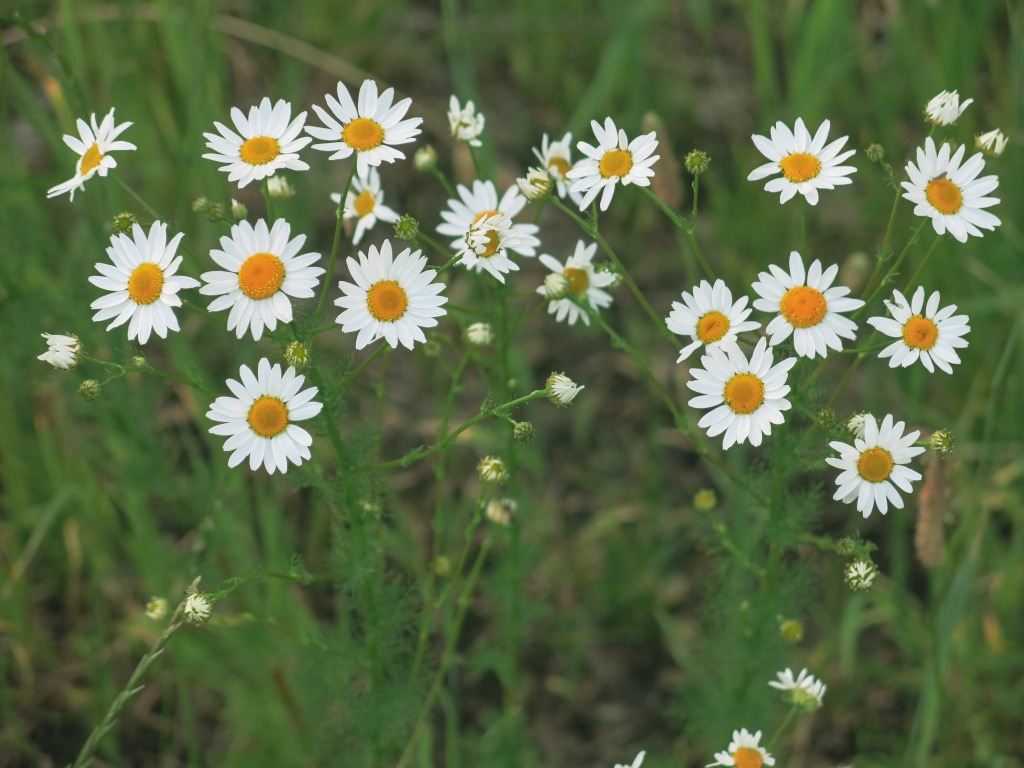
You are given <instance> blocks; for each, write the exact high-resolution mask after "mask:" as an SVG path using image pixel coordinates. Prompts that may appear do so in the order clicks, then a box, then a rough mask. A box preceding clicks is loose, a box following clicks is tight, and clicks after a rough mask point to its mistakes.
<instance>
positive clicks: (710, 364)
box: [686, 338, 796, 449]
mask: <svg viewBox="0 0 1024 768" xmlns="http://www.w3.org/2000/svg"><path fill="white" fill-rule="evenodd" d="M772 357H773V352H772V349H771V347H769V346H768V341H767V339H763V338H762V339H761V340H760V341H758V342H757V346H756V347H754V351H753V353H752V354H751V356H750V360H749V361H748V360H747V357H746V355H744V354H743V351H742V350H741V349H740V348H739V345H735V344H734V345H733V346H731V347H724V348H723V347H721V346H709V347H708V348H707V354H706V355H704V356H703V357H701V359H700V361H701V365H703V366H704V367H703V368H694V369H693V371H692V373H693V379H692V380H690V381H688V382H686V386H687V387H689V388H690V389H692V390H693V391H694V392H696V393H697V396H696V397H694V398H692V399H691V400H690V402H689V404H690V406H692V407H694V408H701V409H706V408H711V409H713V410H711V411H710V412H709V413H706V414H704V416H703V417H702V418H701V420H700V421H699V422H698V426H700V427H701V428H702V429H706V430H707V431H708V437H715V436H717V435H720V434H722V433H723V432H724V433H725V438H724V440H723V443H722V448H723V449H728V448H729V447H730V446H731V445H733V444H735V443H743V442H745V441H746V440H748V439H749V440H750V444H751V445H755V446H756V445H760V444H761V437H762V436H763V435H770V434H771V433H772V424H781V423H782V422H783V418H782V412H783V411H788V410H789V409H790V408H791V407H792V405H791V404H790V402H789V400H787V399H786V395H788V394H789V386H788V385H787V384H786V377H787V375H788V374H789V370H790V368H792V367H793V365H794V364H795V363H796V358H795V357H790V358H788V359H786V360H782V361H780V362H779V363H778V364H776V365H772V363H773V362H774V361H773V359H772Z"/></svg>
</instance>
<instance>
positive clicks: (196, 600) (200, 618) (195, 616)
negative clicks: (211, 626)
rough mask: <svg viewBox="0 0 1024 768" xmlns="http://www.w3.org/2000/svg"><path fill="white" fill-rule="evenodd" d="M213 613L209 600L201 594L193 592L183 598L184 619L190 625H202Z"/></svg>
mask: <svg viewBox="0 0 1024 768" xmlns="http://www.w3.org/2000/svg"><path fill="white" fill-rule="evenodd" d="M212 612H213V606H211V605H210V600H209V598H208V597H207V596H206V595H204V594H203V593H202V592H194V593H192V594H191V595H189V596H188V597H186V598H185V609H184V613H185V619H186V620H188V622H189V623H190V624H203V623H205V622H206V621H208V620H209V618H210V614H211V613H212Z"/></svg>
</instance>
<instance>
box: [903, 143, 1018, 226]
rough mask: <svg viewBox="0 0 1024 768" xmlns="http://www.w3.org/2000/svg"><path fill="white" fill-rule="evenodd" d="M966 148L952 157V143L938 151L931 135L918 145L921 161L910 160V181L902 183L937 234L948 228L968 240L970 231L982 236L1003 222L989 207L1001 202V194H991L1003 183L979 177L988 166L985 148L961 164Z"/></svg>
mask: <svg viewBox="0 0 1024 768" xmlns="http://www.w3.org/2000/svg"><path fill="white" fill-rule="evenodd" d="M965 150H966V146H964V145H961V147H960V148H959V149H958V150H957V151H956V152H954V153H952V157H951V156H950V148H949V144H943V145H942V147H941V148H940V149H939V150H937V151H936V149H935V142H934V141H932V138H931V136H929V137H928V138H926V139H925V140H924V149H921V148H920V147H918V150H917V165H915V164H914V163H913V161H911V162H909V163H907V167H906V172H907V177H908V178H909V179H910V181H904V182H902V183H901V186H902V187H903V189H905V190H906V192H904V193H903V197H904V198H905V199H907V200H909V201H910V202H912V203H913V204H914V205H915V208H914V215H916V216H927V217H928V218H930V219H931V220H932V228H933V229H934V230H935V232H936V233H937V234H940V235H941V234H943V233H945V232H946V231H947V230H948V231H949V233H950V234H951V235H953V237H955V238H956V239H957V240H959V241H960V242H961V243H966V242H967V236H968V235H974V236H975V237H981V236H982V232H981V230H982V229H990V230H991V229H995V228H996V227H997V226H999V224H1001V223H1002V222H1000V221H999V219H998V218H997V217H996V216H994V215H993V214H991V213H989V212H988V211H986V210H985V208H991V207H992V206H993V205H995V204H996V203H998V202H999V198H997V197H987V195H988V194H989V193H990V192H992V190H994V189H995V188H996V187H998V186H999V177H997V176H982V177H981V178H980V179H979V178H978V174H979V173H981V171H982V169H983V168H984V167H985V160H984V158H983V157H982V155H981V152H978V153H976V154H975V155H973V156H972V157H971V159H970V160H968V161H967V162H966V163H964V164H963V165H961V164H960V161H961V160H963V157H964V152H965Z"/></svg>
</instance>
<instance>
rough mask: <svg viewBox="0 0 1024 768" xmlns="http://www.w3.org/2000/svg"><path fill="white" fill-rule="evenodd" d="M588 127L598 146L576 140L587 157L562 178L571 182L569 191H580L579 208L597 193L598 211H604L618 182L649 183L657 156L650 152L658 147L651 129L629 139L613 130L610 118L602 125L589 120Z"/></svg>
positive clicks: (591, 199)
mask: <svg viewBox="0 0 1024 768" xmlns="http://www.w3.org/2000/svg"><path fill="white" fill-rule="evenodd" d="M590 126H591V127H592V128H593V129H594V136H595V137H596V138H597V146H596V147H595V146H591V145H590V144H587V142H585V141H580V142H577V144H576V148H577V149H578V150H579V151H580V152H582V153H583V154H584V155H586V158H584V159H583V160H580V161H579V162H578V163H576V165H574V166H573V167H572V168H571V169H569V170H568V171H567V172H566V174H565V178H566V179H568V180H569V181H571V182H572V187H570V190H571V191H572V192H578V193H582V194H583V197H582V199H581V200H580V202H579V206H580V210H581V211H582V210H585V209H586V207H587V206H588V205H590V203H591V201H593V200H594V199H595V198H596V197H597V196H598V195H599V194H600V195H601V210H602V211H607V210H608V205H609V204H610V203H611V201H612V195H614V194H615V187H616V185H617V184H619V183H620V182H621V183H622V185H623V186H626V185H627V184H636V185H637V186H638V187H647V186H650V184H651V177H652V176H654V169H653V168H651V166H652V165H654V163H655V162H657V160H658V157H659V155H652V154H651V153H652V152H654V150H656V149H657V148H658V140H657V138H655V135H654V131H651V132H650V133H648V134H644V135H643V136H638V137H637V138H635V139H633V141H630V140H629V139H628V138H626V132H625V131H623V130H622V129H618V130H616V128H615V122H614V121H613V120H612V119H611V118H610V117H606V118H605V120H604V127H603V128H602V127H601V124H600V123H598V122H597V121H596V120H591V121H590Z"/></svg>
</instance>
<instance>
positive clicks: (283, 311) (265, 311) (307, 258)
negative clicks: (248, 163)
mask: <svg viewBox="0 0 1024 768" xmlns="http://www.w3.org/2000/svg"><path fill="white" fill-rule="evenodd" d="M290 235H291V226H290V225H289V224H288V222H286V221H285V220H284V219H278V220H277V221H275V222H274V226H273V227H272V228H270V229H268V228H267V222H266V221H264V220H263V219H259V220H258V221H257V222H256V226H253V225H252V224H250V223H249V222H248V221H240V222H238V223H237V224H235V225H234V226H233V227H231V237H221V239H220V247H221V248H222V249H223V250H217V249H213V250H211V251H210V258H212V259H213V260H214V261H215V262H217V266H219V267H222V268H223V269H225V270H227V271H226V272H204V273H203V275H202V278H203V282H205V283H206V285H204V286H203V287H202V288H201V289H200V291H199V292H200V293H202V294H204V295H205V296H217V297H218V298H216V299H214V300H213V301H212V302H211V303H210V306H209V307H208V309H209V310H210V311H211V312H220V311H221V310H224V309H227V308H228V307H230V308H231V312H230V314H229V315H228V330H229V331H234V332H235V336H237V337H238V338H239V339H240V338H242V336H244V335H245V332H246V331H247V330H248V331H251V332H252V337H253V338H254V339H256V340H257V341H258V340H259V339H260V337H262V336H263V328H264V326H266V327H267V328H269V329H270V330H272V331H273V330H276V329H277V322H278V321H279V320H280V321H281V322H282V323H290V322H291V321H292V303H291V300H290V299H289V297H291V298H295V299H308V298H310V297H311V296H313V291H314V289H315V288H316V286H317V284H318V283H319V282H320V275H322V274H323V273H324V270H323V269H322V268H321V267H314V266H311V265H312V264H314V263H315V262H317V261H319V260H320V254H319V253H312V252H311V253H303V254H301V255H300V254H299V251H301V250H302V246H303V245H305V243H306V236H305V235H299V236H298V237H295V238H290V237H289V236H290Z"/></svg>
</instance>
